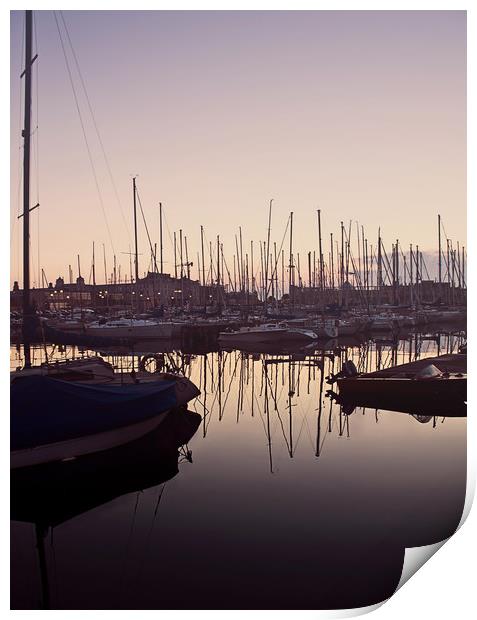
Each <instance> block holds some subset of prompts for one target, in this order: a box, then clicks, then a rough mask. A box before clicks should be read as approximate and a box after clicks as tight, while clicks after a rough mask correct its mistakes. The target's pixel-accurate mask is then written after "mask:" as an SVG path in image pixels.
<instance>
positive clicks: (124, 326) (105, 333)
mask: <svg viewBox="0 0 477 620" xmlns="http://www.w3.org/2000/svg"><path fill="white" fill-rule="evenodd" d="M85 333H87V334H88V335H91V336H100V337H101V338H110V339H111V340H120V339H127V340H148V339H153V340H161V339H170V338H173V336H174V323H171V322H162V323H159V322H156V321H151V320H147V319H113V320H110V321H105V322H104V323H100V322H95V323H91V324H89V325H87V326H85Z"/></svg>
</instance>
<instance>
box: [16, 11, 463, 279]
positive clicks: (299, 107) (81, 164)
mask: <svg viewBox="0 0 477 620" xmlns="http://www.w3.org/2000/svg"><path fill="white" fill-rule="evenodd" d="M57 15H58V23H59V25H60V27H61V28H62V34H63V39H64V44H65V47H66V48H67V46H68V40H67V37H66V35H65V32H64V29H63V23H62V20H61V16H60V14H57ZM63 16H64V18H65V21H66V24H67V26H68V30H69V34H70V37H71V41H72V43H73V46H74V50H75V53H76V57H77V60H78V62H79V66H80V69H81V73H82V77H83V79H84V83H85V84H86V88H87V92H88V96H89V100H90V103H91V106H92V108H93V111H94V115H95V120H96V124H97V127H98V129H99V132H100V135H101V139H102V143H103V145H104V149H105V151H106V153H107V156H108V161H109V165H110V169H111V172H112V176H113V179H114V183H115V186H116V189H117V195H116V193H115V190H114V188H113V185H112V183H111V178H110V175H109V172H108V167H107V165H106V164H105V160H104V158H103V155H102V151H101V148H100V144H99V141H98V138H97V135H96V133H95V130H94V124H93V122H92V119H91V115H90V112H89V108H88V104H87V101H86V99H85V96H84V93H83V91H82V87H81V80H80V79H79V76H78V73H77V70H76V65H75V61H74V58H73V56H72V55H71V51H70V50H69V52H68V53H69V62H70V69H71V72H72V75H73V80H74V84H75V88H76V93H77V96H78V102H79V106H80V109H81V113H82V118H83V123H84V126H85V131H86V135H87V138H88V143H89V148H90V151H91V155H92V158H93V161H94V168H95V173H96V178H97V181H98V186H99V190H100V196H101V198H100V197H99V194H98V190H97V187H96V183H95V177H94V175H93V172H92V168H91V164H90V161H89V159H88V151H87V148H86V144H85V140H84V137H83V132H82V127H81V123H80V119H79V116H78V112H77V110H76V105H75V99H74V96H73V91H72V88H71V85H70V82H69V77H68V71H67V69H66V66H65V60H64V57H63V52H62V47H61V43H60V39H59V35H58V31H57V26H56V22H55V18H54V14H53V12H51V11H42V12H36V13H35V22H36V33H37V39H38V49H37V51H38V54H39V58H38V60H37V63H36V64H37V67H38V83H36V75H37V74H36V68H35V71H34V78H35V82H34V93H35V94H34V97H33V123H32V126H33V127H34V126H36V125H37V124H38V126H39V129H38V131H37V132H35V134H34V145H35V148H34V149H33V150H34V157H33V160H32V162H33V173H32V184H33V185H32V205H34V204H36V202H37V201H39V202H40V203H41V207H40V209H38V210H36V211H34V212H33V213H32V255H33V274H32V282H33V283H36V282H37V281H38V224H39V226H40V265H41V267H43V268H44V270H45V273H46V275H47V278H48V280H49V281H51V280H54V278H56V277H57V276H58V275H63V276H64V277H65V278H66V279H67V278H68V264H71V265H72V267H73V269H74V274H75V276H76V275H77V266H76V265H77V259H76V255H77V254H80V255H81V266H82V273H83V275H84V276H85V277H86V279H88V275H89V266H90V263H91V254H92V243H93V241H95V244H96V248H97V255H98V263H99V265H100V266H97V272H99V274H103V277H102V278H101V279H104V269H103V266H102V265H103V258H102V244H103V243H104V244H105V248H106V253H107V263H108V267H107V270H108V272H110V271H111V269H112V256H113V253H116V255H117V260H118V263H120V264H121V265H122V273H123V274H124V272H126V271H127V272H129V258H128V257H127V256H126V255H125V254H122V252H128V251H129V248H130V247H131V249H132V244H133V219H132V190H131V184H132V180H131V179H132V175H136V174H137V175H139V176H138V178H137V183H138V188H139V192H140V198H141V202H142V205H143V207H144V212H145V217H146V220H147V223H148V226H149V229H150V234H151V237H152V242H153V243H154V242H158V228H159V226H158V208H157V205H158V203H159V201H162V203H163V205H164V213H165V217H166V225H165V231H164V243H165V247H164V260H165V261H166V264H165V271H168V272H171V271H173V255H172V244H171V239H170V236H169V232H168V231H170V235H172V233H173V231H174V230H176V231H178V230H179V229H180V228H182V229H183V233H184V235H186V236H187V240H188V249H189V259H190V260H193V261H194V267H193V269H192V274H193V276H194V277H196V274H197V271H196V263H197V261H196V258H197V252H198V251H199V249H200V225H201V224H202V225H203V226H204V227H205V233H206V238H207V240H212V241H215V239H216V235H217V234H220V236H221V240H222V241H223V243H224V252H225V254H226V256H227V257H229V258H228V261H229V267H230V268H231V264H232V259H231V257H232V254H233V253H234V252H235V239H234V235H235V234H236V233H238V227H239V226H242V233H243V239H244V248H247V250H248V249H249V248H250V239H253V240H254V243H257V244H258V240H260V239H261V240H265V239H266V234H267V217H268V201H269V199H270V198H273V199H274V210H273V221H272V240H274V241H276V242H277V244H278V246H280V243H281V240H282V237H283V234H284V231H285V227H286V222H287V218H288V215H289V212H290V211H293V212H294V246H295V249H296V250H298V251H299V252H300V253H301V254H302V256H303V258H302V261H303V262H305V255H306V253H307V252H308V251H309V250H312V251H313V250H316V249H317V226H316V209H317V208H320V209H321V211H322V228H323V238H324V249H325V258H326V257H327V253H328V250H329V233H330V232H333V233H334V234H335V238H336V239H338V237H339V225H340V221H341V220H343V221H344V222H345V224H346V225H347V224H348V222H349V220H350V219H352V220H353V222H355V221H356V220H358V221H359V224H360V225H361V224H362V225H364V227H365V234H366V236H367V237H368V238H369V243H373V244H376V240H377V229H378V226H379V225H380V226H381V229H382V234H383V238H384V243H385V246H386V249H388V250H390V246H391V243H392V242H394V241H395V239H396V238H399V239H400V241H401V243H402V244H403V246H404V247H406V248H408V247H409V243H413V244H416V243H417V244H419V246H420V248H421V249H423V250H432V249H435V248H436V247H437V213H440V214H441V215H442V217H443V222H444V226H445V229H446V232H447V234H448V235H449V237H451V238H453V239H454V241H457V240H459V241H460V242H461V243H463V244H464V245H466V240H465V235H466V131H467V130H466V15H465V12H463V11H383V12H381V11H356V12H354V11H315V12H307V11H299V12H298V11H297V12H290V11H281V12H278V11H277V12H267V11H257V12H255V11H243V12H237V11H226V12H214V11H202V12H195V11H178V12H171V11H155V12H131V11H122V12H113V11H111V12H107V11H95V12H92V11H83V12H77V11H65V12H63ZM23 20H24V15H23V13H22V12H12V14H11V70H12V82H11V213H12V230H13V235H12V253H11V256H12V262H11V279H12V281H13V280H14V279H18V278H19V273H20V263H19V256H21V240H20V237H19V232H20V225H19V224H18V222H21V220H18V222H17V219H16V216H17V214H18V213H19V212H21V192H19V187H20V186H19V182H20V181H21V178H20V177H19V171H20V168H19V164H20V163H21V159H20V158H21V149H20V148H19V147H20V145H21V139H20V130H21V125H22V121H21V118H20V113H21V103H20V102H21V90H20V87H21V82H20V80H19V78H18V76H19V74H20V73H21V70H22V65H23V59H22V57H21V56H22V37H23ZM34 48H35V50H36V45H34ZM36 92H38V115H37V96H36ZM37 118H38V122H37ZM37 138H39V140H38V147H39V148H38V160H39V166H37V163H36V159H37V157H36V140H37ZM37 180H39V183H38V182H37ZM118 197H119V201H118ZM119 202H120V204H121V206H120V204H119ZM101 204H103V206H104V212H105V215H106V217H105V215H104V213H103V208H102V206H101ZM106 222H107V224H106ZM108 228H109V231H110V234H109V233H108ZM353 228H354V231H355V230H356V224H355V223H353ZM139 239H140V252H142V253H143V254H142V256H141V257H140V269H139V270H140V273H141V274H142V273H143V272H144V271H145V269H147V258H148V255H149V249H148V241H147V237H146V233H145V231H144V226H143V224H142V222H141V223H140V227H139ZM284 247H285V250H286V251H287V248H288V242H286V245H285V246H284ZM256 251H257V254H258V253H259V251H258V248H257V250H256ZM244 252H245V249H244ZM206 260H207V259H206ZM20 280H21V277H20Z"/></svg>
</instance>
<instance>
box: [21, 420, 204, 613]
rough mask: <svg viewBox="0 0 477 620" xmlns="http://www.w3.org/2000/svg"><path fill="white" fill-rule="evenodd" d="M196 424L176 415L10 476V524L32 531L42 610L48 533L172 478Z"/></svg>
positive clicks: (46, 599)
mask: <svg viewBox="0 0 477 620" xmlns="http://www.w3.org/2000/svg"><path fill="white" fill-rule="evenodd" d="M200 421H201V416H200V415H199V414H198V413H195V412H193V411H185V410H177V411H174V412H173V415H169V416H167V417H166V419H165V420H164V422H163V423H162V424H161V425H160V426H158V427H157V428H156V429H155V430H153V431H152V432H150V433H149V434H147V435H145V436H143V437H142V438H141V439H138V440H136V441H133V442H130V443H128V444H126V445H124V446H121V447H118V448H115V449H112V450H108V451H104V452H97V453H94V454H90V455H87V456H83V457H80V458H78V459H73V460H68V461H64V462H56V463H48V464H45V465H39V466H35V467H24V468H21V469H14V470H12V471H11V518H12V520H14V521H23V522H27V523H33V524H34V525H35V532H36V539H37V549H38V559H39V567H40V572H41V591H42V596H41V599H42V606H43V607H45V608H48V607H49V606H50V587H49V580H48V567H47V561H46V557H45V548H44V544H45V538H46V536H47V534H48V531H49V530H50V528H51V529H53V528H56V527H58V526H59V525H61V524H63V523H65V522H67V521H70V520H71V519H74V518H75V517H77V516H79V515H81V514H83V513H85V512H87V511H90V510H93V509H94V508H97V507H99V506H101V505H103V504H107V503H109V502H111V501H112V500H114V499H116V498H118V497H120V496H123V495H126V494H128V493H134V492H138V491H144V490H145V489H148V488H151V487H156V486H158V485H161V484H163V483H165V482H167V481H168V480H170V479H171V478H173V477H174V476H176V475H177V474H178V473H179V467H178V464H179V462H180V461H181V460H188V461H190V462H192V452H191V451H190V450H189V449H188V447H187V443H188V442H189V441H190V439H191V438H192V437H193V435H194V434H195V432H196V431H197V429H198V428H199V424H200ZM156 510H157V509H156Z"/></svg>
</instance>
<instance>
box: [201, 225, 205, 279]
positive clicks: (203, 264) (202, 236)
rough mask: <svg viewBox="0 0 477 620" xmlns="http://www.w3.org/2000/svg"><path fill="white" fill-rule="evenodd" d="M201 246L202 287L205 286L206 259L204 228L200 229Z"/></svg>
mask: <svg viewBox="0 0 477 620" xmlns="http://www.w3.org/2000/svg"><path fill="white" fill-rule="evenodd" d="M200 245H201V249H202V286H205V258H204V227H203V226H201V227H200Z"/></svg>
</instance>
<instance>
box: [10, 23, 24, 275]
mask: <svg viewBox="0 0 477 620" xmlns="http://www.w3.org/2000/svg"><path fill="white" fill-rule="evenodd" d="M22 24H23V26H22V39H21V41H22V43H21V53H20V61H19V63H18V66H19V71H18V75H20V74H21V73H23V69H24V67H23V59H24V56H25V20H22ZM23 99H24V97H23V80H22V79H20V97H19V101H18V132H17V135H18V150H17V153H18V188H17V200H16V203H17V213H16V215H17V217H15V218H12V220H13V221H12V222H11V226H10V239H11V243H12V246H13V249H14V252H13V261H14V265H15V267H14V269H15V272H16V274H17V281H18V282H20V228H21V227H20V226H18V227H17V228H16V229H15V226H16V225H17V224H18V216H19V215H20V190H21V186H22V181H23V167H22V159H23V158H22V156H21V153H22V150H23V144H22V118H23V114H22V111H23ZM14 232H16V235H15V237H16V238H14V236H13V235H14Z"/></svg>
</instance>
